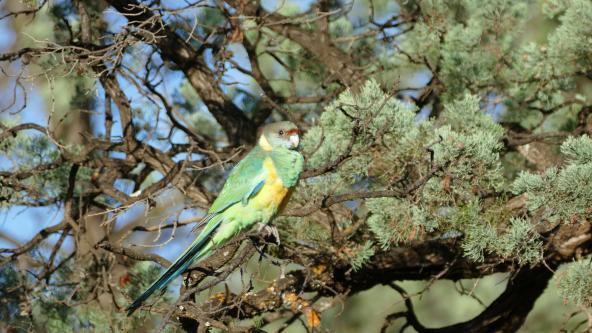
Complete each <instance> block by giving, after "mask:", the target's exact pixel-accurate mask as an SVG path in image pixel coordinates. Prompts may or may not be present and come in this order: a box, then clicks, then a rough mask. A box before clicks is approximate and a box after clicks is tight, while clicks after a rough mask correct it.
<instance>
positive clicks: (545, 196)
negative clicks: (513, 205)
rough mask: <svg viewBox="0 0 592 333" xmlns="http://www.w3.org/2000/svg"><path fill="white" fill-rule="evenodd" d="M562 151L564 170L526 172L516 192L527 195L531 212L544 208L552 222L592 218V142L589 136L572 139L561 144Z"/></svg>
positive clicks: (515, 186) (515, 189) (515, 187)
mask: <svg viewBox="0 0 592 333" xmlns="http://www.w3.org/2000/svg"><path fill="white" fill-rule="evenodd" d="M561 152H562V153H563V154H564V155H565V157H566V158H567V164H566V165H565V166H564V167H563V168H562V169H557V168H549V169H547V170H546V171H545V172H544V173H543V174H533V173H529V172H522V173H521V174H520V175H519V177H518V178H517V179H516V181H515V182H514V184H513V191H514V193H516V194H522V193H524V194H526V196H527V198H528V200H527V206H528V209H529V211H531V212H532V213H534V212H536V211H538V210H539V209H542V210H543V212H542V213H543V214H542V217H543V218H547V219H549V220H551V221H557V220H560V221H565V220H570V219H572V218H575V217H578V216H579V217H584V218H589V217H590V216H591V212H590V210H589V205H590V202H591V200H592V161H591V160H590V158H591V156H592V140H591V139H590V138H589V137H588V136H582V137H580V138H569V139H567V140H566V141H565V142H564V143H563V144H562V145H561Z"/></svg>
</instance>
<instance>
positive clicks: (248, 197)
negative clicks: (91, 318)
mask: <svg viewBox="0 0 592 333" xmlns="http://www.w3.org/2000/svg"><path fill="white" fill-rule="evenodd" d="M299 141H300V138H299V133H298V128H297V127H296V125H294V124H293V123H292V122H289V121H282V122H277V123H271V124H268V125H266V126H264V127H263V130H262V134H261V136H260V137H259V140H258V142H257V145H256V146H255V147H254V148H253V149H252V150H251V151H250V152H249V154H247V156H245V158H243V159H242V160H241V161H240V162H239V163H238V164H237V165H236V166H235V167H234V169H232V171H231V172H230V174H229V175H228V179H227V180H226V183H225V184H224V187H223V188H222V191H221V192H220V194H219V195H218V198H216V200H215V201H214V203H212V205H211V206H210V209H209V210H208V214H207V215H206V216H205V217H204V218H203V220H202V221H201V222H200V224H199V225H198V226H197V227H196V228H198V227H200V226H202V225H205V226H204V228H203V229H202V231H201V232H200V233H199V235H198V236H197V238H196V239H195V240H194V241H193V243H191V245H190V246H189V248H188V249H187V250H185V251H184V252H183V253H182V254H181V256H180V257H179V258H177V260H175V262H174V263H173V264H172V265H171V266H170V267H169V268H168V269H167V270H166V271H165V272H164V273H162V275H160V277H159V278H158V279H157V280H156V281H154V283H152V285H150V287H149V288H148V289H147V290H146V291H145V292H144V293H143V294H142V295H140V297H138V298H137V299H136V300H135V301H134V302H133V303H132V304H130V305H129V306H128V307H127V309H126V310H127V314H128V316H129V315H131V314H132V313H133V312H134V311H135V310H136V309H138V308H139V307H140V306H141V305H142V303H143V302H144V301H145V300H146V299H147V298H148V297H150V295H152V294H153V293H154V292H155V291H157V290H160V289H162V288H164V287H165V286H166V285H167V284H168V283H169V282H171V281H172V280H173V279H174V278H176V277H177V276H179V275H180V274H181V273H183V271H185V270H186V269H187V268H188V267H189V266H190V265H191V264H192V263H194V262H196V261H198V260H200V259H203V258H204V257H206V256H208V255H209V254H211V253H212V251H214V250H215V249H216V248H219V247H220V246H222V245H224V244H225V243H227V242H228V241H229V240H230V239H231V238H233V237H234V236H236V235H237V234H239V233H240V232H241V231H243V230H246V229H249V228H251V227H252V226H253V225H255V224H258V223H260V224H261V225H262V226H267V225H268V223H269V222H270V221H271V220H272V219H273V217H274V216H275V215H276V214H277V213H278V211H279V210H280V209H281V208H283V206H284V205H285V203H286V202H287V200H288V199H289V197H290V193H291V190H292V189H293V188H294V186H295V185H296V183H297V182H298V178H299V177H300V172H302V168H303V165H304V158H303V157H302V155H301V154H300V153H299V152H297V151H296V150H295V149H296V148H297V147H298V143H299ZM274 235H275V236H276V239H277V240H278V241H279V238H277V231H276V232H275V233H274Z"/></svg>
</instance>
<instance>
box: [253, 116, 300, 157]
mask: <svg viewBox="0 0 592 333" xmlns="http://www.w3.org/2000/svg"><path fill="white" fill-rule="evenodd" d="M298 143H300V137H299V136H298V127H296V125H295V124H294V123H293V122H291V121H280V122H277V123H271V124H267V125H265V126H264V127H263V130H262V131H261V136H260V137H259V145H260V146H261V147H262V148H263V149H265V150H272V149H273V148H279V147H283V148H287V149H296V148H297V147H298Z"/></svg>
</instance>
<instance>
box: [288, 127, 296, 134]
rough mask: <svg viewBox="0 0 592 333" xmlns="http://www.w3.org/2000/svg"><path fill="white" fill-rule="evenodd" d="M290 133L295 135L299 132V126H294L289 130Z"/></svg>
mask: <svg viewBox="0 0 592 333" xmlns="http://www.w3.org/2000/svg"><path fill="white" fill-rule="evenodd" d="M287 133H288V135H293V134H298V129H297V128H292V129H291V130H288V132H287Z"/></svg>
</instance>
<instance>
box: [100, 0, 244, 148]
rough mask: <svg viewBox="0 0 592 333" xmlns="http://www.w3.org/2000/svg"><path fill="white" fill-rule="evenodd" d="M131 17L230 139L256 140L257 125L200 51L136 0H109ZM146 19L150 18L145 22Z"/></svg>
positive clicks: (234, 141)
mask: <svg viewBox="0 0 592 333" xmlns="http://www.w3.org/2000/svg"><path fill="white" fill-rule="evenodd" d="M107 2H108V3H109V4H110V5H111V6H113V7H114V8H115V9H116V10H117V11H118V12H120V13H121V14H123V15H124V16H126V17H127V18H128V19H129V20H130V25H132V26H136V27H140V26H141V28H142V29H146V30H148V31H149V32H151V33H153V34H154V35H155V44H156V46H157V47H158V49H159V50H160V54H161V56H162V58H163V59H165V60H169V61H172V62H174V63H175V64H177V66H179V68H180V69H181V70H182V71H183V73H185V75H186V76H187V79H188V80H189V82H190V83H191V85H192V86H193V88H194V89H195V90H196V92H197V93H198V94H199V96H200V97H201V99H202V101H203V102H204V103H205V105H206V106H207V107H208V109H209V110H210V112H211V113H212V115H213V116H214V117H215V118H216V120H217V121H218V123H219V124H220V125H221V126H222V128H224V130H225V132H226V134H227V135H228V138H229V141H230V142H231V143H232V144H234V145H236V144H242V143H247V144H249V143H253V142H254V141H255V135H256V128H255V125H254V124H253V122H251V121H250V120H249V119H248V118H247V117H246V116H245V114H244V113H243V112H242V111H241V110H240V109H239V108H238V107H237V106H236V105H234V104H233V103H232V101H231V100H229V99H228V97H227V96H226V95H225V94H224V93H223V92H222V89H220V87H219V86H218V84H217V83H216V82H217V80H216V77H215V76H214V74H213V73H212V72H211V71H210V70H209V69H208V68H207V67H206V66H205V64H203V63H202V62H201V61H200V59H201V55H200V54H199V53H198V52H196V51H195V50H194V49H193V48H192V47H191V46H190V45H189V44H188V43H187V42H185V41H184V40H183V39H182V38H181V37H180V36H179V35H177V34H176V33H175V32H174V31H173V30H171V29H170V28H169V27H167V26H166V24H165V23H164V22H163V21H162V19H161V18H160V17H157V16H155V15H154V14H153V13H152V12H151V11H150V10H149V9H148V8H147V7H145V6H143V5H140V4H139V3H138V2H136V1H134V0H107ZM146 22H151V23H149V24H146Z"/></svg>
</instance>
